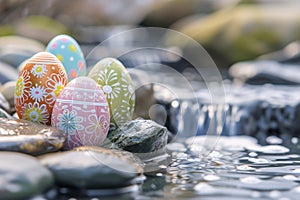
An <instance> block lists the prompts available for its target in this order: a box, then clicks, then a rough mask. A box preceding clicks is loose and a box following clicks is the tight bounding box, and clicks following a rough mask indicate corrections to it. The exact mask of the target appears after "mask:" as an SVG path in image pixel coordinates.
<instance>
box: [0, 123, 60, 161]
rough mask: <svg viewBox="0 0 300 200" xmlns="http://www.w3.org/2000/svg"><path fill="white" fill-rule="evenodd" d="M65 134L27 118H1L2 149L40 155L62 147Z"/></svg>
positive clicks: (0, 147) (0, 142)
mask: <svg viewBox="0 0 300 200" xmlns="http://www.w3.org/2000/svg"><path fill="white" fill-rule="evenodd" d="M65 138H66V136H65V134H64V133H62V132H61V131H59V130H58V129H56V128H54V127H49V126H45V125H41V124H37V123H33V122H29V121H25V120H19V119H5V118H0V151H18V152H22V153H27V154H32V155H40V154H45V153H49V152H53V151H57V150H59V149H61V148H62V146H63V144H64V142H65Z"/></svg>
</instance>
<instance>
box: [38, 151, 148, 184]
mask: <svg viewBox="0 0 300 200" xmlns="http://www.w3.org/2000/svg"><path fill="white" fill-rule="evenodd" d="M40 160H41V163H42V164H43V165H44V166H46V167H48V168H49V169H50V170H51V171H52V173H53V174H54V177H55V181H56V183H57V185H59V186H60V187H66V188H70V187H71V188H80V189H101V188H118V187H125V186H129V185H132V184H134V179H135V178H137V177H138V176H140V175H141V174H142V173H143V165H142V164H141V161H139V159H138V158H136V157H135V156H134V155H133V154H131V153H129V152H125V151H117V150H110V149H105V148H101V147H86V146H84V147H79V148H75V149H74V150H73V151H66V152H58V153H52V154H47V155H45V156H42V157H41V158H40Z"/></svg>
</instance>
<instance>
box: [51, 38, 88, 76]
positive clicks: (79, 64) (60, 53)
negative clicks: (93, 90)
mask: <svg viewBox="0 0 300 200" xmlns="http://www.w3.org/2000/svg"><path fill="white" fill-rule="evenodd" d="M46 51H48V52H50V53H52V54H53V55H55V56H56V57H57V58H58V59H59V60H60V61H61V62H62V64H63V65H64V67H65V69H66V71H67V75H68V78H69V80H72V79H74V78H76V77H79V76H85V75H86V63H85V59H84V56H83V53H82V51H81V48H80V46H79V45H78V43H77V42H76V40H74V39H73V38H72V37H70V36H68V35H58V36H56V37H54V38H53V39H52V40H51V41H50V42H49V43H48V45H47V47H46Z"/></svg>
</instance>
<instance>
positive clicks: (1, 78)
mask: <svg viewBox="0 0 300 200" xmlns="http://www.w3.org/2000/svg"><path fill="white" fill-rule="evenodd" d="M18 74H19V72H18V70H16V69H14V68H13V67H12V66H10V65H8V64H6V63H3V62H0V83H2V84H3V83H6V82H8V81H14V80H17V79H18Z"/></svg>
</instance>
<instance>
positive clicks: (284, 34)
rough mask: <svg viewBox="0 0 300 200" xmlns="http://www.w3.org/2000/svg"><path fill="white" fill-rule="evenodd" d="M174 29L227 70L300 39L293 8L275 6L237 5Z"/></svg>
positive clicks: (299, 22)
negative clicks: (217, 59) (202, 48)
mask: <svg viewBox="0 0 300 200" xmlns="http://www.w3.org/2000/svg"><path fill="white" fill-rule="evenodd" d="M287 9H288V10H289V11H288V12H287ZM174 26H175V25H174ZM177 29H178V30H179V31H180V32H182V33H184V34H186V35H188V36H190V37H192V38H193V39H195V40H196V41H198V42H199V43H200V44H201V45H203V46H204V47H205V48H206V49H207V50H208V51H209V53H211V55H212V56H213V58H216V57H217V58H221V59H222V61H224V62H223V65H225V67H228V66H229V65H230V64H232V63H235V62H237V61H242V60H250V59H254V58H256V57H257V56H259V55H262V54H265V53H268V52H272V51H275V50H278V49H280V48H282V47H283V46H285V45H287V44H288V43H289V42H291V41H294V40H298V39H300V14H299V11H298V9H296V8H291V7H286V6H280V5H276V4H275V5H274V6H272V5H268V6H258V5H239V6H236V7H233V8H229V9H224V10H221V11H219V12H216V13H213V14H211V15H208V16H207V17H204V18H200V19H199V20H196V21H195V20H194V21H192V22H191V23H189V24H184V25H181V26H180V27H178V28H177Z"/></svg>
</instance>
